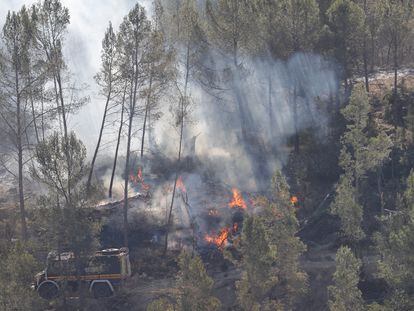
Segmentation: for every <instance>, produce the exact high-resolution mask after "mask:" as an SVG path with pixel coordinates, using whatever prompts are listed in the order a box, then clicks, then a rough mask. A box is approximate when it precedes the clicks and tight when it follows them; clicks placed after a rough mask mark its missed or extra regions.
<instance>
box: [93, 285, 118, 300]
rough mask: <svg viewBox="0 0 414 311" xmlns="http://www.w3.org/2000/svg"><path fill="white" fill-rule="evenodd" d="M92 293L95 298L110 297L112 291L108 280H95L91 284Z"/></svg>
mask: <svg viewBox="0 0 414 311" xmlns="http://www.w3.org/2000/svg"><path fill="white" fill-rule="evenodd" d="M92 294H93V297H95V298H106V297H111V296H112V295H113V294H114V292H113V290H112V288H111V287H110V284H109V282H97V283H95V284H93V285H92Z"/></svg>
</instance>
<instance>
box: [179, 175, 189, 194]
mask: <svg viewBox="0 0 414 311" xmlns="http://www.w3.org/2000/svg"><path fill="white" fill-rule="evenodd" d="M177 188H178V189H179V190H180V191H181V192H182V193H186V192H187V189H186V188H185V185H184V182H183V178H182V177H181V176H180V177H178V179H177Z"/></svg>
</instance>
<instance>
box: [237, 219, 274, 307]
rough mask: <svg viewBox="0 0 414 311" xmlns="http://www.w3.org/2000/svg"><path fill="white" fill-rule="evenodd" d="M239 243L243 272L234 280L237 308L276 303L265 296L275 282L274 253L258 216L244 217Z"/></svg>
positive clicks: (267, 305) (267, 295) (265, 305)
mask: <svg viewBox="0 0 414 311" xmlns="http://www.w3.org/2000/svg"><path fill="white" fill-rule="evenodd" d="M240 244H241V253H242V256H243V258H242V262H241V268H242V271H243V272H242V278H241V280H240V281H238V282H236V287H237V300H238V302H239V305H240V307H241V308H242V309H243V310H246V311H247V310H249V311H250V310H261V308H266V307H269V306H270V305H279V304H277V302H276V301H273V300H269V298H268V297H269V293H270V291H271V289H272V288H273V287H274V286H275V285H276V284H277V283H278V277H277V273H276V269H275V268H274V264H275V260H276V255H277V252H276V247H274V246H272V245H271V244H270V243H269V241H268V238H267V236H266V230H265V226H264V224H263V220H262V219H261V218H259V217H247V218H246V219H245V221H244V223H243V232H242V238H241V242H240ZM278 309H280V308H278Z"/></svg>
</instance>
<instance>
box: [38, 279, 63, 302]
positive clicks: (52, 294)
mask: <svg viewBox="0 0 414 311" xmlns="http://www.w3.org/2000/svg"><path fill="white" fill-rule="evenodd" d="M37 292H38V294H39V296H40V297H42V298H43V299H46V300H51V299H54V298H56V297H57V296H58V295H59V287H58V285H57V284H56V283H55V282H52V281H44V282H43V283H40V285H39V287H38V288H37Z"/></svg>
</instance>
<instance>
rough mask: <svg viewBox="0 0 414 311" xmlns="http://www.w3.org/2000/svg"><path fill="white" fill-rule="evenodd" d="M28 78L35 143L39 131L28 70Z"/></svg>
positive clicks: (38, 140) (37, 139)
mask: <svg viewBox="0 0 414 311" xmlns="http://www.w3.org/2000/svg"><path fill="white" fill-rule="evenodd" d="M28 78H29V85H30V90H29V99H30V107H31V109H32V118H33V127H34V130H35V134H36V141H37V143H39V142H40V139H39V131H38V129H37V121H36V119H37V118H36V113H35V108H34V101H33V89H32V77H31V75H30V72H29V75H28Z"/></svg>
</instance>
